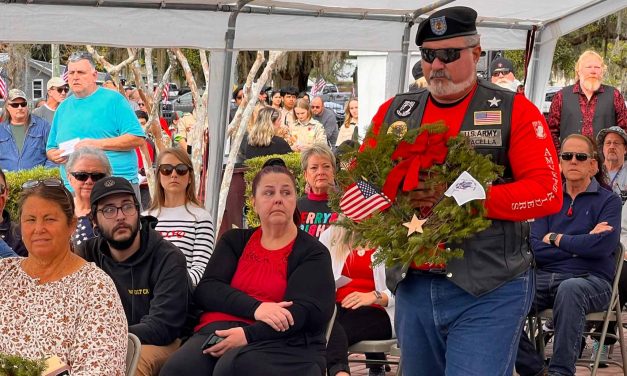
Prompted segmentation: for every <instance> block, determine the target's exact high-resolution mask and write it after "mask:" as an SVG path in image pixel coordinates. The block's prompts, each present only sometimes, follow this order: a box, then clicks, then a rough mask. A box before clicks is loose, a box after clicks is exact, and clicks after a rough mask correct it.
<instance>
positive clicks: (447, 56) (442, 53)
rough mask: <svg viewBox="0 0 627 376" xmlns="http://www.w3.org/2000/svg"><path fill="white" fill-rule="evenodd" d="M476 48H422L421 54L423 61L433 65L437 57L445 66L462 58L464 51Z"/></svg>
mask: <svg viewBox="0 0 627 376" xmlns="http://www.w3.org/2000/svg"><path fill="white" fill-rule="evenodd" d="M474 47H476V46H468V47H463V48H438V49H433V48H421V49H420V54H421V55H422V59H423V60H424V61H426V62H427V63H429V64H431V63H433V61H434V60H435V58H436V57H437V58H438V59H439V60H440V61H441V62H443V63H444V64H449V63H452V62H454V61H456V60H457V59H459V57H460V56H461V52H462V51H463V50H467V49H469V48H474Z"/></svg>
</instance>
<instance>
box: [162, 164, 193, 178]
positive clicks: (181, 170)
mask: <svg viewBox="0 0 627 376" xmlns="http://www.w3.org/2000/svg"><path fill="white" fill-rule="evenodd" d="M172 171H176V174H177V175H178V176H185V175H187V173H188V172H189V166H188V165H186V164H183V163H179V164H177V165H176V166H173V165H171V164H169V163H164V164H162V165H159V172H160V173H161V175H165V176H170V175H172Z"/></svg>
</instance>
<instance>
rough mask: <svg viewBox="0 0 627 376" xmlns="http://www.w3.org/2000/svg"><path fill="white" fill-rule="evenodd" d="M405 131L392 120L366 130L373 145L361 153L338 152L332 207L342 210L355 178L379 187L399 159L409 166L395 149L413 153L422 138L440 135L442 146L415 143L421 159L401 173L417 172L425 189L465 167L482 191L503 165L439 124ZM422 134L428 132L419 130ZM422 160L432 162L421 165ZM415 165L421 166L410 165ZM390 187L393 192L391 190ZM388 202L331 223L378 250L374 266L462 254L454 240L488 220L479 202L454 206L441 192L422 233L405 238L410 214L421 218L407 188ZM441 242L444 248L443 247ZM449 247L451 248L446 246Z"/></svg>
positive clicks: (453, 176)
mask: <svg viewBox="0 0 627 376" xmlns="http://www.w3.org/2000/svg"><path fill="white" fill-rule="evenodd" d="M406 130H407V125H406V124H405V123H403V122H395V123H393V124H392V125H391V126H389V127H387V126H385V125H384V126H382V127H381V130H380V132H379V134H378V135H374V133H373V132H372V129H371V130H370V131H369V132H368V135H367V137H366V140H368V139H373V140H375V141H376V147H365V148H364V150H362V151H358V150H357V149H356V148H353V149H349V150H346V149H345V150H343V153H341V156H340V166H344V167H346V168H342V169H340V170H339V171H338V172H337V174H336V181H337V183H338V184H339V187H340V190H339V192H337V193H331V194H330V200H329V204H330V206H331V208H332V209H333V210H334V211H337V212H341V211H340V207H339V202H340V199H341V197H342V193H343V192H344V191H345V190H346V189H347V187H349V186H350V185H351V184H353V183H356V182H357V181H359V180H366V181H368V182H369V183H370V184H371V185H374V186H375V187H377V189H379V190H381V187H383V186H384V185H385V183H386V181H387V180H388V177H389V175H390V172H392V173H393V174H395V173H396V174H398V172H393V169H395V168H396V167H397V166H398V165H399V164H401V163H406V164H408V163H409V164H411V162H409V161H407V160H403V158H399V157H398V155H399V153H398V151H399V150H400V149H402V148H403V147H405V148H406V147H407V146H408V145H409V146H410V147H414V149H413V150H414V151H415V150H416V147H415V146H416V145H417V144H418V142H419V141H420V142H426V141H425V140H427V139H435V138H439V139H441V140H440V143H441V145H438V146H440V148H437V147H433V146H432V145H430V144H428V143H425V144H424V145H422V146H421V147H418V148H417V149H421V150H422V151H421V153H422V155H421V156H418V157H419V158H421V159H422V161H423V162H422V163H420V162H419V163H414V164H413V165H411V166H410V168H409V169H406V171H405V172H402V173H403V177H404V178H405V180H407V178H408V177H409V176H410V175H412V176H414V177H415V178H416V179H417V177H418V173H419V172H420V176H421V180H423V179H424V183H420V184H425V185H426V186H425V188H434V187H438V186H442V185H446V186H449V185H450V184H451V183H453V182H454V181H455V180H456V179H457V178H458V177H459V175H460V174H461V173H462V172H464V171H467V172H468V173H470V174H471V175H472V176H473V177H474V178H475V179H476V180H477V181H478V182H479V183H480V184H481V185H482V186H483V187H484V189H486V187H487V186H488V185H490V184H491V183H492V182H494V181H495V180H497V179H498V178H499V176H501V175H502V173H503V170H504V168H503V167H502V166H499V165H497V164H495V163H493V162H492V161H491V158H490V157H489V156H485V155H482V154H479V153H477V152H476V151H475V150H474V148H473V147H472V146H471V145H470V142H469V141H468V138H467V137H466V136H464V135H462V134H459V135H458V136H456V137H451V138H449V139H448V140H446V138H445V134H446V131H447V130H448V128H447V127H446V125H444V123H443V122H436V123H433V124H425V125H423V126H421V127H420V128H419V129H414V130H410V131H406ZM424 132H428V134H423V133H424ZM366 142H368V141H366ZM442 148H444V154H443V155H441V158H440V159H442V160H441V161H438V156H436V155H434V153H436V154H437V153H442ZM340 152H342V151H341V150H340ZM415 154H416V153H414V154H412V155H409V154H406V155H405V157H408V156H409V157H410V159H411V158H415V157H416V155H415ZM418 154H420V153H418ZM425 160H428V161H431V162H432V163H424V161H425ZM440 162H443V163H440ZM418 165H420V168H415V167H416V166H418ZM412 167H413V168H414V170H412ZM418 170H419V171H418ZM425 176H426V178H424V177H425ZM403 184H404V183H403ZM410 185H411V184H410ZM415 188H416V187H413V189H415ZM410 190H411V189H410ZM394 191H395V192H394V194H395V195H396V189H395V190H394ZM443 192H444V191H442V193H443ZM390 201H391V202H392V205H391V207H390V208H388V209H387V210H384V211H376V212H375V213H373V214H372V215H371V216H370V217H368V218H366V219H363V220H361V221H353V220H351V219H349V218H347V217H344V216H340V218H339V219H338V221H337V222H336V223H335V224H336V225H339V226H341V227H344V228H345V229H347V230H348V231H346V234H347V235H346V239H345V241H349V239H350V241H351V243H352V246H354V247H356V246H361V247H369V248H373V247H377V248H378V249H379V252H377V253H376V254H375V255H376V258H375V260H374V262H375V264H380V263H382V262H384V263H385V264H386V265H388V266H392V265H395V264H402V265H404V264H406V263H409V262H412V261H413V262H415V263H416V264H418V265H421V264H424V263H431V264H436V265H437V264H444V263H446V262H447V261H449V260H451V259H453V258H457V257H462V256H463V250H462V249H459V248H457V247H455V246H454V245H453V244H455V243H459V242H460V241H462V240H464V239H466V238H468V237H470V236H472V235H474V234H476V233H477V232H479V231H482V230H485V229H486V228H488V227H489V226H490V224H491V221H490V220H489V219H486V218H485V213H486V209H485V207H484V205H483V201H479V200H473V201H470V202H467V203H466V204H464V205H461V206H459V205H457V203H456V202H455V199H454V198H452V197H446V196H442V198H441V200H440V201H438V202H437V203H436V204H435V206H433V208H432V209H431V211H430V213H429V214H428V217H427V221H426V223H425V224H424V226H423V233H415V234H412V235H411V236H408V232H407V228H405V227H403V223H406V222H409V221H410V220H411V219H412V217H413V216H414V214H415V215H417V216H418V217H420V213H418V212H417V211H416V209H414V207H412V205H411V203H410V198H409V194H408V192H406V191H404V190H402V189H400V188H399V189H398V194H397V195H396V197H395V198H391V199H390ZM351 235H352V237H351ZM443 244H447V246H445V247H442V245H443ZM449 246H450V247H454V248H449Z"/></svg>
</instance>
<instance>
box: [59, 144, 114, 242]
mask: <svg viewBox="0 0 627 376" xmlns="http://www.w3.org/2000/svg"><path fill="white" fill-rule="evenodd" d="M65 170H66V171H67V178H68V181H69V182H70V186H71V187H72V190H73V191H74V208H75V209H74V215H76V217H77V218H78V223H77V224H76V231H75V232H74V234H73V235H72V241H73V242H74V243H75V244H76V245H78V244H81V243H82V242H84V241H85V240H87V239H91V238H93V237H94V236H95V235H94V226H93V224H92V223H91V219H90V217H89V213H90V212H91V206H90V205H89V196H90V195H91V190H92V188H93V187H94V184H96V182H97V181H98V180H100V179H102V178H104V177H107V176H111V164H110V163H109V159H108V158H107V156H106V155H105V153H104V152H103V151H102V150H100V149H96V148H92V147H84V148H80V149H77V150H76V151H75V152H74V153H72V154H70V157H69V158H68V161H67V163H66V164H65Z"/></svg>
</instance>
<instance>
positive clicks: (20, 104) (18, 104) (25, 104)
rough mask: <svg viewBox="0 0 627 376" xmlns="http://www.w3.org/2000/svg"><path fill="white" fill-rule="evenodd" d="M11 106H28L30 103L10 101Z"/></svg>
mask: <svg viewBox="0 0 627 376" xmlns="http://www.w3.org/2000/svg"><path fill="white" fill-rule="evenodd" d="M9 106H11V107H13V108H18V107H26V106H28V103H26V102H17V103H9Z"/></svg>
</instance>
